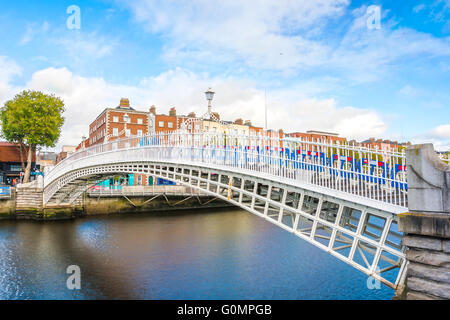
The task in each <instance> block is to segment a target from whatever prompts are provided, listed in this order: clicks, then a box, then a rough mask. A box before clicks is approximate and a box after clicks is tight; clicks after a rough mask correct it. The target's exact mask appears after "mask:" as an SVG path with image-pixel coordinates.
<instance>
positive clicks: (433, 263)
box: [399, 144, 450, 300]
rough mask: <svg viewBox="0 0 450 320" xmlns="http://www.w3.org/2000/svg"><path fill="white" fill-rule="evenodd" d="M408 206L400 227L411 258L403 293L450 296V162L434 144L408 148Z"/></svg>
mask: <svg viewBox="0 0 450 320" xmlns="http://www.w3.org/2000/svg"><path fill="white" fill-rule="evenodd" d="M406 164H407V170H408V209H409V212H407V213H404V214H400V215H399V230H400V231H402V232H403V233H404V234H405V236H404V238H403V239H402V243H403V245H404V246H405V247H406V250H407V251H406V259H407V261H408V266H407V273H406V281H405V288H404V291H403V297H404V298H406V299H411V300H412V299H450V166H449V165H447V164H445V163H444V162H442V161H441V160H440V159H439V158H438V157H437V156H436V154H435V151H434V148H433V145H432V144H422V145H413V146H411V147H409V148H408V149H407V151H406Z"/></svg>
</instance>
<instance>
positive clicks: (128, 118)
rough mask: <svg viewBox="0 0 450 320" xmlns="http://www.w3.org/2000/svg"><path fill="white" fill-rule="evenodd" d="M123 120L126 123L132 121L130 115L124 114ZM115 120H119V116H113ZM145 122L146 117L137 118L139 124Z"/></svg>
mask: <svg viewBox="0 0 450 320" xmlns="http://www.w3.org/2000/svg"><path fill="white" fill-rule="evenodd" d="M123 121H124V122H126V123H130V122H131V119H130V117H129V116H127V115H125V116H123ZM113 122H119V116H113ZM143 123H144V119H142V118H137V124H143Z"/></svg>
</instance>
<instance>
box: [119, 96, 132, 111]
mask: <svg viewBox="0 0 450 320" xmlns="http://www.w3.org/2000/svg"><path fill="white" fill-rule="evenodd" d="M119 106H120V107H121V108H126V109H130V100H128V99H127V98H122V99H120V105H119Z"/></svg>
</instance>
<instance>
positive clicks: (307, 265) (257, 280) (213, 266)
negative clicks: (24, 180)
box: [0, 210, 394, 299]
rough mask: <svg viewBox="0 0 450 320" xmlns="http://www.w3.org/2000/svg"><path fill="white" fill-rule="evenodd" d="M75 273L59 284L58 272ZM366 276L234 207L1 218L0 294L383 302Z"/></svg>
mask: <svg viewBox="0 0 450 320" xmlns="http://www.w3.org/2000/svg"><path fill="white" fill-rule="evenodd" d="M70 265H77V266H79V267H80V270H81V289H80V290H69V289H67V285H66V280H67V278H68V277H69V276H70V275H69V274H66V269H67V267H68V266H70ZM393 295H394V292H393V290H391V289H390V288H388V287H386V286H384V285H381V288H379V289H377V288H374V289H372V290H370V289H369V288H368V287H367V276H366V275H365V274H363V273H361V272H360V271H357V270H356V269H353V268H352V267H351V266H349V265H347V264H345V263H344V262H342V261H340V260H338V259H337V258H335V257H333V256H331V255H329V254H328V253H326V252H323V251H321V250H320V249H318V248H316V247H314V246H312V245H311V244H309V243H307V242H305V241H303V240H301V239H300V238H298V237H296V236H295V235H293V234H291V233H289V232H287V231H285V230H283V229H281V228H279V227H277V226H274V225H273V224H271V223H269V222H266V221H264V220H263V219H261V218H259V217H256V216H254V215H252V214H250V213H247V212H245V211H240V210H222V211H218V212H208V211H199V212H184V213H165V214H163V215H161V214H160V215H155V214H139V215H137V214H135V215H126V216H125V215H120V216H119V215H117V216H108V217H89V218H82V219H77V220H73V221H56V222H45V223H41V222H31V221H0V299H391V297H392V296H393Z"/></svg>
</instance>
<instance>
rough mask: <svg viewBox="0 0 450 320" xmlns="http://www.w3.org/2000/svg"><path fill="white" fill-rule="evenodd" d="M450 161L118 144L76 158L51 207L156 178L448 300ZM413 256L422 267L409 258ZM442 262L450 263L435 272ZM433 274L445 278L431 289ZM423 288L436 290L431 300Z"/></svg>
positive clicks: (242, 139) (372, 153)
mask: <svg viewBox="0 0 450 320" xmlns="http://www.w3.org/2000/svg"><path fill="white" fill-rule="evenodd" d="M445 161H447V162H448V159H439V157H438V156H437V155H436V154H435V152H434V149H433V148H432V145H421V146H413V147H412V148H409V149H408V151H406V153H405V152H380V151H379V150H372V149H367V148H362V147H356V146H351V145H346V144H342V145H339V144H336V145H334V144H328V143H325V142H312V141H305V140H301V139H296V138H278V137H274V136H243V135H237V134H233V133H217V132H214V133H213V132H198V133H192V132H188V131H187V130H178V131H174V132H172V133H164V134H152V135H148V136H143V137H131V138H124V139H120V140H119V139H118V140H113V141H110V142H107V143H104V144H100V145H95V146H93V147H90V148H87V149H84V150H81V151H79V152H77V153H75V154H73V155H71V156H69V157H68V158H66V159H65V160H63V161H62V162H61V163H59V164H58V165H57V166H56V167H54V168H53V169H52V170H51V171H50V172H49V173H48V174H47V175H46V176H45V178H44V193H43V201H44V205H47V206H51V205H55V204H64V203H74V202H75V201H79V200H80V199H81V198H82V195H83V193H84V192H86V190H88V189H89V188H91V187H92V186H95V185H96V184H98V183H100V182H102V181H104V180H106V179H109V178H110V177H113V176H126V175H128V174H145V175H152V176H155V177H158V178H161V179H165V180H169V181H172V182H175V183H177V184H179V185H184V186H187V187H190V188H193V189H196V190H198V191H199V192H203V193H206V194H208V195H212V196H214V197H216V198H218V199H222V200H225V201H228V202H230V203H231V204H233V205H235V206H238V207H241V208H242V209H244V210H247V211H248V212H251V213H253V214H255V215H257V216H259V217H261V218H263V219H265V220H267V221H269V222H271V223H273V224H275V225H277V226H279V227H281V228H283V229H285V230H286V231H289V232H292V233H293V234H295V235H296V236H298V237H299V238H301V239H303V240H306V241H308V242H309V243H311V244H313V245H315V246H317V247H319V248H320V249H322V250H325V251H326V252H328V253H330V254H332V255H333V256H335V257H337V258H339V259H341V260H343V261H345V262H346V263H348V264H350V265H351V266H353V267H354V268H356V269H358V270H360V271H362V272H364V273H366V274H367V275H369V276H371V277H373V278H374V279H376V280H378V281H380V282H382V283H383V284H385V285H387V286H389V287H391V288H393V289H402V288H403V287H404V286H405V282H406V281H405V279H408V280H407V283H408V284H407V287H408V289H409V291H410V296H409V297H410V298H424V297H425V298H427V297H431V298H436V297H439V298H449V297H448V294H449V292H450V290H447V292H446V288H447V287H448V278H449V274H448V270H449V269H448V267H449V263H450V262H449V261H448V255H449V253H448V251H446V250H448V228H447V229H445V228H446V227H444V229H445V230H444V231H442V230H441V229H439V228H440V227H439V226H442V221H441V220H442V219H444V220H443V221H444V224H445V223H446V225H447V227H448V217H449V207H450V204H449V202H450V197H449V196H448V190H449V189H448V187H449V184H450V169H449V166H448V164H446V162H445ZM407 178H408V179H407ZM408 182H409V184H408ZM427 219H428V220H427ZM429 219H431V220H429ZM436 219H438V220H436ZM439 219H441V220H439ZM439 221H440V222H441V223H438V222H439ZM433 226H434V227H433ZM436 226H437V227H436ZM424 237H428V238H429V239H428V238H427V240H430V241H431V240H432V242H433V243H435V244H436V246H437V244H438V243H440V244H441V247H440V249H439V248H437V247H436V246H435V247H433V248H430V247H429V245H427V243H428V242H429V241H428V242H426V241H425V242H424V241H423V238H424ZM439 241H440V242H439ZM446 241H447V242H446ZM446 243H447V247H446V246H445V244H446ZM406 249H409V250H406ZM411 250H412V251H413V252H416V251H417V252H418V253H417V252H416V254H415V255H414V257H417V256H420V259H419V260H420V261H416V260H417V259H416V260H414V258H413V257H412V256H411V257H410V256H409V255H408V251H409V252H410V251H411ZM414 250H415V251H414ZM430 255H431V256H432V258H433V259H431V258H430V259H428V257H430ZM435 255H437V256H439V257H440V258H441V260H442V259H443V260H444V262H443V263H441V264H440V265H435V264H436V263H435V261H436V259H435V258H436V257H437V256H436V257H435ZM428 260H430V261H431V262H430V263H429V262H428ZM433 263H434V265H433ZM408 265H409V266H410V267H408ZM416 265H419V266H416ZM428 267H430V268H434V269H436V268H437V269H438V270H444V271H442V272H444V274H442V273H441V277H440V278H439V277H438V279H428V278H427V276H426V274H427V272H426V269H425V271H423V270H424V268H428ZM421 268H422V269H421ZM439 268H443V269H439ZM407 269H411V270H413V271H412V273H410V272H406V270H407ZM421 270H422V271H421ZM445 272H447V274H445ZM421 274H425V276H423V275H421ZM442 276H443V277H442ZM442 279H443V280H442ZM424 281H428V282H426V284H427V285H428V286H425V287H427V288H429V283H430V282H431V283H432V284H433V285H436V286H437V287H436V286H435V287H436V288H437V289H435V287H433V288H432V289H425V290H422V289H421V288H422V287H424V285H423V282H424ZM446 286H447V287H446ZM409 287H411V288H409ZM442 292H444V293H442ZM446 295H447V296H446Z"/></svg>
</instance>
